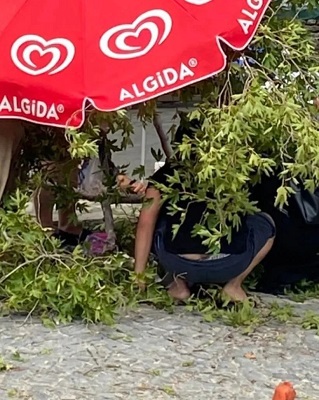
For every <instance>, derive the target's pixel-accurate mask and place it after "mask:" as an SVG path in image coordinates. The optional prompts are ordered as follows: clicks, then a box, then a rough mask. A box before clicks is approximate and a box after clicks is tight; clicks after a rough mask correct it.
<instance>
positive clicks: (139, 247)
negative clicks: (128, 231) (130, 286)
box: [135, 187, 161, 274]
mask: <svg viewBox="0 0 319 400" xmlns="http://www.w3.org/2000/svg"><path fill="white" fill-rule="evenodd" d="M145 199H146V200H150V199H151V200H150V204H146V205H145V206H144V207H143V208H142V210H141V213H140V217H139V220H138V223H137V230H136V237H135V272H136V273H137V274H143V273H144V271H145V268H146V265H147V261H148V257H149V254H150V251H151V246H152V241H153V236H154V231H155V225H156V221H157V217H158V214H159V211H160V209H161V195H160V192H159V191H158V190H157V189H155V188H154V187H151V188H148V189H147V190H146V194H145Z"/></svg>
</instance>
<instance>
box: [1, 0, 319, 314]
mask: <svg viewBox="0 0 319 400" xmlns="http://www.w3.org/2000/svg"><path fill="white" fill-rule="evenodd" d="M316 3H317V0H315V1H314V0H312V1H308V2H305V1H302V0H292V1H289V2H287V1H281V0H273V1H272V3H271V6H270V8H269V10H268V11H267V14H266V16H265V18H264V19H263V21H262V24H261V26H260V28H259V30H258V32H257V34H256V36H255V38H254V39H253V41H252V43H251V44H250V46H249V48H247V49H246V50H244V51H243V52H240V53H236V52H233V51H230V49H226V51H227V54H228V65H227V68H226V70H225V71H224V72H222V73H221V74H219V75H218V76H215V77H212V78H211V79H207V80H206V81H204V82H201V83H198V84H196V85H194V86H192V87H189V88H186V89H183V90H181V91H179V92H178V93H176V96H177V97H179V98H180V99H181V100H187V101H188V100H190V99H192V98H193V97H194V94H198V93H199V94H200V98H201V100H200V102H199V104H198V105H196V107H195V108H194V109H193V111H192V112H191V113H190V115H189V119H193V118H197V119H200V121H201V122H202V127H201V129H200V130H198V131H196V134H195V137H194V138H192V139H185V140H184V142H183V143H182V144H181V145H180V146H179V148H178V150H177V151H178V153H179V156H180V157H181V158H182V160H183V168H182V169H179V170H178V171H177V172H176V174H175V176H174V177H173V178H172V182H179V183H182V186H183V191H182V192H176V191H174V190H173V189H172V188H170V187H169V188H166V189H165V196H166V197H167V198H169V199H170V200H171V207H172V211H173V212H174V211H176V202H177V200H178V198H180V197H182V198H189V199H191V200H192V201H202V200H203V199H205V200H206V201H207V213H206V214H205V216H204V220H203V223H202V225H201V226H197V227H195V231H196V233H197V234H200V235H201V236H202V237H203V240H205V241H206V243H207V244H209V245H210V247H211V249H212V251H214V250H217V249H218V247H219V240H220V238H221V237H222V236H225V235H229V232H230V226H238V225H239V223H240V216H241V215H242V214H246V213H253V212H255V211H257V208H256V205H255V204H254V203H253V202H252V201H251V200H250V198H249V191H250V187H251V184H253V183H256V182H258V181H259V179H260V177H261V176H262V175H263V174H268V175H269V174H272V173H276V172H275V171H278V170H279V171H280V179H281V182H282V185H281V187H280V188H279V189H278V193H277V199H274V201H276V203H277V204H278V205H283V204H284V203H285V202H286V201H287V200H288V198H289V193H290V187H289V185H288V182H289V180H290V179H293V178H294V177H297V176H300V177H302V178H303V180H304V181H305V182H306V185H307V187H309V188H314V187H315V186H318V185H319V152H318V149H319V135H318V129H319V123H318V120H317V118H316V117H317V115H316V113H317V111H316V110H315V108H314V106H313V104H312V99H313V98H314V97H315V96H316V95H317V94H318V83H319V81H318V76H319V75H318V74H319V57H318V55H317V54H316V52H315V46H314V43H313V41H312V39H311V36H310V34H309V32H308V31H307V29H306V28H305V27H304V26H303V25H302V23H301V22H299V21H298V18H297V17H295V18H290V19H285V18H283V16H282V11H283V8H284V6H285V7H286V6H287V5H290V6H291V10H292V11H293V12H294V13H295V15H297V13H298V10H300V8H301V7H303V6H304V5H305V4H307V7H312V6H316V5H317V4H316ZM239 58H240V59H241V61H242V64H243V66H240V65H239V64H238V63H237V62H236V60H238V59H239ZM155 112H156V101H151V102H149V103H147V104H143V105H141V106H140V107H139V117H140V118H141V119H142V121H143V122H144V123H149V122H150V121H152V118H153V116H154V113H155ZM100 126H105V127H107V128H105V130H104V133H101V131H100ZM119 130H120V131H121V132H122V143H120V144H117V143H115V141H114V140H113V137H112V133H114V132H116V131H119ZM132 132H133V127H132V124H131V121H130V119H129V118H128V114H127V112H126V111H125V110H122V111H117V112H113V113H104V114H103V113H100V112H93V113H91V114H90V115H89V118H88V120H87V123H86V124H85V126H84V127H83V129H82V130H81V131H80V132H79V131H71V130H69V131H67V133H66V138H67V140H68V142H69V149H68V151H69V153H70V154H71V155H72V157H73V158H75V159H81V158H84V157H88V156H92V155H96V154H97V140H98V139H99V138H100V135H104V134H105V133H107V140H108V145H109V147H110V148H111V150H112V151H118V150H121V149H124V148H125V147H126V146H127V145H129V144H130V143H131V142H130V134H131V133H132ZM26 146H27V149H28V151H25V152H24V158H23V161H22V168H21V171H22V172H24V173H22V175H21V177H22V181H24V182H27V184H28V186H29V188H33V187H35V186H38V185H39V184H40V183H41V181H42V180H43V179H45V178H46V177H45V176H43V173H38V172H37V171H40V169H41V168H40V167H41V163H40V162H41V161H42V160H43V159H45V158H46V152H47V149H48V148H50V147H51V145H50V135H49V136H43V139H42V141H39V140H38V137H37V136H36V135H29V136H28V138H27V144H26ZM31 149H33V150H34V151H33V152H31ZM56 150H57V151H56V152H55V155H56V157H59V151H58V150H60V149H59V148H58V147H56ZM30 169H33V170H34V171H36V172H37V173H36V174H35V175H34V176H33V178H32V184H31V183H30V180H29V179H30V176H29V174H27V173H26V172H28V171H29V170H30ZM30 185H31V186H30ZM209 192H211V193H214V195H215V197H214V198H211V197H208V196H207V193H209ZM73 195H74V194H73ZM63 197H64V199H65V198H67V195H66V193H65V192H63ZM28 198H29V197H25V195H21V192H18V194H17V195H16V196H15V197H14V198H13V199H11V200H10V202H9V203H8V206H7V209H6V211H4V210H2V211H1V212H0V225H1V230H0V262H1V267H0V268H1V275H2V277H0V296H1V300H2V305H3V306H4V307H5V308H6V309H9V310H15V311H24V312H27V313H29V312H32V311H37V312H39V313H40V314H41V315H42V316H44V317H46V316H48V315H50V313H51V312H52V311H53V312H54V313H55V314H56V315H58V317H59V319H60V320H62V321H68V320H70V318H73V317H80V318H84V319H86V320H92V321H104V322H109V321H110V320H112V318H113V317H114V315H116V313H117V312H118V310H119V309H121V308H123V307H126V306H127V305H128V304H133V303H136V302H138V301H140V300H138V298H137V297H136V292H135V291H134V285H133V279H132V278H133V277H132V275H131V270H132V261H131V259H130V258H128V257H127V256H126V255H125V254H122V253H119V254H114V255H110V256H107V257H105V258H104V259H90V260H88V259H87V258H85V256H84V255H83V253H82V252H81V251H80V250H79V249H76V251H75V252H74V254H65V253H63V252H62V251H61V249H60V245H59V243H58V242H57V241H55V240H53V239H51V238H49V237H48V235H47V234H46V233H45V232H44V231H43V230H42V229H41V228H40V227H39V226H38V225H37V224H36V223H35V222H34V221H33V220H32V218H31V217H30V216H28V215H27V214H26V213H25V210H24V208H25V205H26V201H27V199H28ZM17 210H18V211H17ZM153 289H154V287H153ZM153 289H151V291H150V292H148V293H147V294H146V298H145V297H144V300H147V301H152V302H155V303H156V302H158V301H160V300H159V297H158V291H157V289H154V290H153ZM152 290H153V292H152ZM139 299H140V298H139Z"/></svg>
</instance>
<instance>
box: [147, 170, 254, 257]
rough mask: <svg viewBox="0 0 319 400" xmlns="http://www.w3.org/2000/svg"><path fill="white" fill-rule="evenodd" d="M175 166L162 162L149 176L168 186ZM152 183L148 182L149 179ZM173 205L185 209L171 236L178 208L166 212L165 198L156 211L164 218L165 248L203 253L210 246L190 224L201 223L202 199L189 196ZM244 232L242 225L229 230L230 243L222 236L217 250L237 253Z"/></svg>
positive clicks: (177, 251) (167, 204) (167, 202)
mask: <svg viewBox="0 0 319 400" xmlns="http://www.w3.org/2000/svg"><path fill="white" fill-rule="evenodd" d="M177 168H178V167H177V166H175V165H172V164H171V163H169V162H166V163H165V165H164V166H163V167H162V168H160V169H159V170H158V171H156V172H155V173H154V174H153V176H152V177H151V178H150V180H151V182H155V183H159V184H162V185H165V186H170V183H169V180H168V177H170V176H173V175H174V171H175V169H177ZM151 185H152V183H151ZM172 187H173V188H174V189H178V190H182V188H181V186H180V185H176V184H173V185H172ZM177 206H178V207H180V208H182V209H183V210H186V208H187V206H188V208H187V212H186V216H185V220H184V221H183V223H182V225H181V226H180V227H179V230H178V232H177V234H176V236H175V237H173V233H172V231H173V226H174V225H180V223H181V212H177V213H175V214H174V215H170V211H169V209H168V208H169V200H168V201H166V202H165V203H164V204H163V206H162V208H161V211H160V215H159V219H162V218H163V219H164V218H165V221H166V228H167V232H166V236H165V238H164V244H165V248H166V250H167V251H168V252H171V253H174V254H207V253H209V251H210V249H209V248H208V247H207V246H205V245H203V243H202V242H203V239H202V238H201V237H200V236H199V235H194V234H193V231H194V227H195V225H197V224H202V217H203V214H204V212H205V211H206V203H205V202H192V203H191V204H189V200H179V201H178V202H177ZM246 236H247V231H246V229H245V227H243V228H242V229H240V231H239V232H233V240H232V243H231V244H228V243H227V241H226V239H225V240H222V243H221V253H225V254H239V253H242V252H244V251H245V249H246Z"/></svg>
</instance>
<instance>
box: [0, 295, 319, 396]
mask: <svg viewBox="0 0 319 400" xmlns="http://www.w3.org/2000/svg"><path fill="white" fill-rule="evenodd" d="M268 300H269V301H270V300H271V298H269V296H268ZM302 307H303V308H305V307H306V308H307V307H308V306H307V305H306V304H305V305H302ZM311 307H312V308H314V309H317V310H318V303H317V302H316V301H313V302H312V303H311ZM0 337H1V341H0V354H1V355H2V356H3V357H4V359H5V360H6V361H7V362H8V363H10V364H12V366H13V369H11V370H9V371H6V372H1V373H0V399H1V400H7V399H11V398H15V399H28V400H116V399H125V400H126V399H127V400H135V399H145V400H153V399H154V400H162V399H163V400H166V399H174V398H176V399H183V400H209V399H212V400H224V399H225V400H248V399H254V400H271V399H272V394H273V388H274V387H275V386H276V384H278V383H279V382H280V381H282V380H290V381H292V382H294V384H295V386H296V389H297V391H298V399H303V400H315V399H319V375H318V370H319V358H318V349H319V337H318V336H316V335H315V333H314V332H313V331H305V330H302V329H301V328H300V327H297V326H290V325H285V324H279V323H271V324H269V325H266V326H262V327H260V328H258V329H257V331H256V332H254V333H253V334H251V335H243V334H242V333H241V332H240V331H239V330H237V329H235V328H232V327H228V326H226V325H223V324H222V323H217V322H216V323H210V324H209V323H205V322H202V321H201V319H200V317H199V316H196V315H191V314H186V313H185V311H183V309H182V308H181V309H179V310H177V312H176V313H174V314H168V313H166V312H165V311H160V310H155V309H153V308H151V307H143V308H141V309H140V310H138V311H136V312H134V313H133V312H132V313H130V314H129V315H127V316H123V317H122V318H121V320H120V321H119V323H118V324H117V325H116V326H114V327H108V326H94V325H89V326H86V325H84V324H81V323H73V324H70V325H67V326H60V327H57V328H56V329H49V328H46V327H44V326H43V325H42V324H41V323H40V322H39V321H37V320H32V321H28V322H27V323H25V324H23V318H18V317H15V318H13V317H11V318H2V319H1V320H0ZM17 358H20V360H17Z"/></svg>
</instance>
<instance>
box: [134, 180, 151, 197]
mask: <svg viewBox="0 0 319 400" xmlns="http://www.w3.org/2000/svg"><path fill="white" fill-rule="evenodd" d="M130 188H131V190H132V192H133V193H136V194H138V195H139V196H144V195H145V192H146V189H147V185H146V184H145V183H144V182H141V181H136V180H135V179H133V180H132V181H130Z"/></svg>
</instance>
